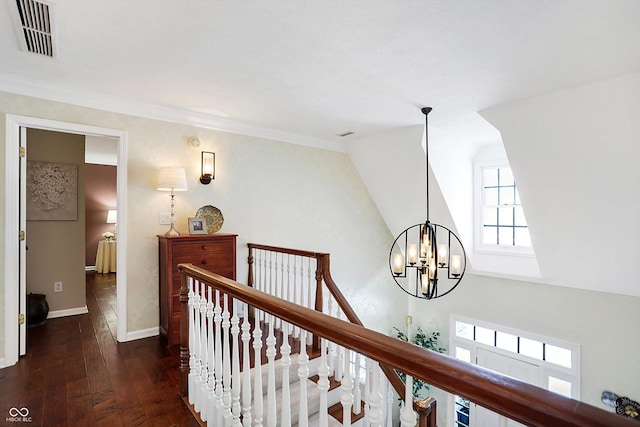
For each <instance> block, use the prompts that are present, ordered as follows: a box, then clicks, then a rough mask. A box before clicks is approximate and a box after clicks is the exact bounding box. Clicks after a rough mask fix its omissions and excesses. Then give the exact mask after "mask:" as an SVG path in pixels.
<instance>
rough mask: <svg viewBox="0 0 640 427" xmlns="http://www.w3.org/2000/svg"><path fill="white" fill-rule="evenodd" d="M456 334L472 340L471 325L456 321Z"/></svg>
mask: <svg viewBox="0 0 640 427" xmlns="http://www.w3.org/2000/svg"><path fill="white" fill-rule="evenodd" d="M456 336H457V337H462V338H466V339H468V340H473V325H470V324H468V323H464V322H456Z"/></svg>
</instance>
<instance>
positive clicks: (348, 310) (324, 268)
mask: <svg viewBox="0 0 640 427" xmlns="http://www.w3.org/2000/svg"><path fill="white" fill-rule="evenodd" d="M247 246H248V247H249V257H248V258H247V262H248V264H249V277H248V285H249V286H253V249H260V250H264V251H268V252H277V253H282V254H288V255H297V256H302V257H307V258H315V259H316V262H317V269H316V283H317V286H316V300H315V309H316V310H317V311H322V301H323V299H322V298H323V297H322V282H323V281H324V283H325V285H326V286H327V289H328V290H329V292H330V293H331V295H333V297H334V299H335V301H336V303H337V304H338V306H339V307H340V309H341V310H342V312H343V313H344V314H345V316H346V317H347V319H348V320H349V321H350V322H351V323H355V324H356V325H360V326H364V324H363V323H362V321H361V320H360V318H359V317H358V315H357V314H356V312H355V311H354V310H353V307H351V304H349V301H347V299H346V298H345V297H344V295H343V294H342V292H341V291H340V288H339V287H338V285H337V284H336V283H335V282H334V280H333V277H331V268H330V267H331V256H330V254H328V253H324V252H313V251H306V250H300V249H290V248H282V247H277V246H270V245H262V244H257V243H248V244H247ZM313 340H314V341H313V348H314V349H319V347H320V343H319V339H318V336H317V335H315V334H314V338H313ZM380 369H381V370H382V372H383V373H384V375H385V377H387V380H389V383H390V384H391V386H392V387H393V389H394V390H395V392H396V393H397V394H398V396H404V395H405V390H406V388H405V384H404V382H402V379H400V377H399V376H398V374H397V373H396V371H394V370H393V368H391V367H389V366H387V365H385V364H381V365H380ZM413 408H414V410H415V411H417V412H418V413H419V415H420V420H421V424H423V427H435V426H437V423H436V421H435V413H436V402H435V399H432V400H431V401H430V404H429V405H428V406H425V405H422V406H421V401H420V400H419V399H417V398H415V397H414V400H413ZM429 423H431V424H429Z"/></svg>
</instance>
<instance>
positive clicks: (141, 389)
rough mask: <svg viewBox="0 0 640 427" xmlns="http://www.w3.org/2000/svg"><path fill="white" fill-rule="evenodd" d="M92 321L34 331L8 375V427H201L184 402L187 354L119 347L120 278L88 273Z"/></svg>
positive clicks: (155, 346)
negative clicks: (23, 415)
mask: <svg viewBox="0 0 640 427" xmlns="http://www.w3.org/2000/svg"><path fill="white" fill-rule="evenodd" d="M87 308H88V310H89V313H88V314H83V315H77V316H70V317H63V318H58V319H49V320H48V321H47V323H46V324H44V325H42V326H36V327H34V328H29V329H28V332H27V354H26V355H25V356H23V357H21V358H20V360H19V361H18V363H17V364H16V365H14V366H11V367H9V368H5V369H0V414H1V416H0V426H4V425H11V426H15V425H16V424H17V423H16V422H11V421H5V418H8V414H9V410H10V409H11V408H13V407H15V408H20V409H21V408H27V409H28V410H29V417H30V419H31V421H30V422H29V423H20V424H22V425H24V424H28V425H29V426H31V427H36V426H41V427H58V426H61V427H64V426H73V427H75V426H105V427H118V426H126V427H130V426H158V427H173V426H185V427H192V426H193V427H197V426H198V425H199V424H198V422H197V421H196V419H195V418H194V417H193V415H192V414H191V412H190V410H189V409H188V407H187V406H186V405H185V404H184V402H183V401H182V399H181V397H180V396H179V381H180V375H179V370H178V366H179V362H180V360H179V347H178V346H174V347H171V348H167V347H166V345H165V343H164V342H162V340H161V338H160V337H152V338H146V339H141V340H136V341H131V342H127V343H118V342H117V340H116V329H117V314H116V274H115V273H109V274H96V273H95V272H87Z"/></svg>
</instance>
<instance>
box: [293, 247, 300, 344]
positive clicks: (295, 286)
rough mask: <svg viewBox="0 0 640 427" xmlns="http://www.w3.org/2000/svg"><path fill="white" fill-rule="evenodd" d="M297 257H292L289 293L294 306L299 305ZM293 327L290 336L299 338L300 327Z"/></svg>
mask: <svg viewBox="0 0 640 427" xmlns="http://www.w3.org/2000/svg"><path fill="white" fill-rule="evenodd" d="M298 258H299V257H298V256H294V257H293V288H292V293H291V298H292V299H291V302H293V303H296V304H300V293H301V292H300V286H298V271H299V268H298ZM300 277H302V272H301V276H300ZM292 326H293V332H292V335H293V337H294V338H300V327H299V326H297V325H292Z"/></svg>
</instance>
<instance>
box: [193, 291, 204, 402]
mask: <svg viewBox="0 0 640 427" xmlns="http://www.w3.org/2000/svg"><path fill="white" fill-rule="evenodd" d="M199 288H200V283H199V282H196V285H195V293H196V294H195V300H194V304H193V319H194V322H193V325H194V327H193V340H194V346H193V352H194V353H195V356H196V357H195V361H194V364H193V367H194V369H193V370H194V375H195V382H194V387H193V407H194V409H195V411H196V412H200V410H201V408H200V389H201V387H202V378H201V377H200V374H201V371H202V360H201V359H200V304H201V302H202V301H201V298H200V289H199Z"/></svg>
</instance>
